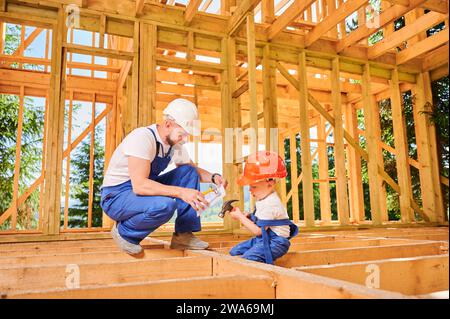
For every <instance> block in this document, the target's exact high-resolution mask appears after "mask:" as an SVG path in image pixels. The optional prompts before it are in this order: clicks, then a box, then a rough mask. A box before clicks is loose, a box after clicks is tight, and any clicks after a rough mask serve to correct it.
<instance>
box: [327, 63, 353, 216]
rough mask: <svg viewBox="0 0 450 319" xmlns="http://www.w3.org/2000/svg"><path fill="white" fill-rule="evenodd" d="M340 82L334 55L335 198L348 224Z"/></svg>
mask: <svg viewBox="0 0 450 319" xmlns="http://www.w3.org/2000/svg"><path fill="white" fill-rule="evenodd" d="M340 83H341V79H340V71H339V58H337V57H336V58H334V59H333V60H332V70H331V86H332V87H331V94H332V96H333V112H334V119H335V124H334V131H333V136H334V154H335V155H334V156H335V171H336V174H335V176H336V177H337V182H336V199H337V207H338V216H339V221H340V224H341V225H348V224H349V218H350V212H349V207H348V193H347V172H346V169H345V150H344V122H343V120H342V116H343V113H342V101H341V88H340V87H341V85H340Z"/></svg>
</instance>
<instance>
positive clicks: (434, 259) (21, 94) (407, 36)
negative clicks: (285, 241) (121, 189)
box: [0, 0, 449, 299]
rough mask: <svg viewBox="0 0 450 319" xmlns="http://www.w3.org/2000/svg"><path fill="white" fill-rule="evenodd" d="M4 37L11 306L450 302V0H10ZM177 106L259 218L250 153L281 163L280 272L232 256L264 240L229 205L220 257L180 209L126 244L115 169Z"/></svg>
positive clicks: (207, 157) (6, 292)
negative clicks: (115, 198)
mask: <svg viewBox="0 0 450 319" xmlns="http://www.w3.org/2000/svg"><path fill="white" fill-rule="evenodd" d="M0 34H1V35H2V36H1V37H0V133H1V134H0V162H1V163H0V192H1V194H2V197H3V198H2V199H0V299H3V298H5V299H28V298H31V299H42V298H44V299H47V298H57V299H60V298H69V299H80V298H81V299H84V298H88V299H91V298H92V299H102V298H119V299H129V298H133V299H135V298H155V299H206V298H212V299H233V298H237V299H322V298H323V299H448V298H449V255H448V246H449V231H448V217H449V207H448V188H449V181H448V171H449V166H448V165H449V162H448V151H449V147H448V135H447V137H445V134H443V133H442V132H443V130H444V129H443V127H444V125H442V124H441V123H442V119H443V118H444V115H442V114H444V113H445V114H447V113H448V90H449V88H448V63H449V32H448V1H446V0H371V1H368V0H346V1H344V0H0ZM176 98H184V99H187V100H189V101H192V102H194V103H195V105H197V107H198V112H199V119H200V126H199V127H198V130H197V132H196V134H194V135H192V136H191V137H190V140H189V143H187V148H188V150H189V155H190V157H191V159H192V161H193V162H194V163H195V164H198V165H199V166H202V167H206V168H208V169H209V170H210V171H215V172H219V173H220V174H221V175H222V176H223V177H224V178H226V179H227V181H228V187H227V194H226V196H225V198H224V200H225V199H226V200H229V199H237V200H238V202H237V203H236V206H239V207H240V209H242V210H245V211H251V210H253V208H254V206H255V199H254V198H253V197H252V196H250V194H249V188H248V187H246V186H244V187H242V186H239V185H238V184H237V178H238V176H239V175H240V174H242V172H243V163H244V162H245V160H246V159H247V158H248V156H249V154H251V153H254V152H255V151H257V150H270V151H273V152H277V153H278V154H279V156H281V157H282V158H283V159H284V161H285V164H286V167H287V174H288V175H287V177H286V178H285V179H284V178H283V179H280V180H278V181H277V184H276V191H277V193H278V195H279V197H280V198H281V201H282V203H283V205H285V208H286V210H287V213H288V215H289V219H290V220H291V221H292V222H293V223H294V224H295V225H297V226H298V227H299V234H298V235H297V236H295V237H293V238H292V239H291V240H290V241H291V246H290V248H289V251H288V252H287V253H286V254H285V255H284V256H282V257H281V258H279V259H276V260H275V262H274V265H270V264H265V263H260V262H256V261H250V260H246V259H243V258H240V257H239V256H231V255H230V253H229V252H230V249H231V248H232V247H233V246H235V245H236V244H238V243H240V242H242V241H244V240H247V239H250V238H251V237H252V234H251V233H250V232H249V231H248V230H247V229H246V228H245V227H243V226H242V224H241V223H240V222H239V221H236V220H234V219H232V218H231V217H230V216H229V215H227V214H225V216H224V218H223V219H222V218H220V217H218V216H217V215H218V213H219V211H220V207H212V208H210V209H208V211H206V212H205V214H204V215H203V216H202V217H201V218H202V230H201V231H200V232H199V233H197V235H198V237H199V238H201V239H202V240H204V241H205V242H208V243H209V248H208V249H207V250H176V249H171V248H170V238H171V236H172V233H173V232H174V223H173V220H171V221H169V222H168V223H166V224H165V225H163V226H161V227H159V228H158V229H157V230H156V231H154V232H152V233H151V234H150V236H148V237H147V238H145V239H144V240H143V241H142V242H141V246H142V248H143V249H144V256H143V257H141V258H135V257H133V256H130V255H128V254H126V253H124V252H122V251H120V249H119V248H118V247H117V246H116V245H115V243H114V241H113V239H112V238H111V233H110V230H111V228H112V227H113V220H111V219H110V218H109V217H108V216H107V215H106V214H105V213H104V211H102V207H101V205H100V192H101V190H100V186H101V184H102V180H103V175H104V172H105V170H106V168H107V167H108V164H109V162H110V160H111V157H112V154H113V152H114V151H115V149H116V148H117V147H118V145H119V144H120V143H121V142H122V141H123V139H124V138H125V137H126V136H127V135H128V134H129V133H130V132H132V131H133V130H134V129H136V128H138V127H145V126H149V125H150V124H153V123H157V122H158V121H161V119H162V116H163V114H162V113H163V109H164V108H165V107H166V106H167V104H168V103H169V102H171V101H173V100H174V99H176ZM441 109H444V111H443V112H442V113H439V112H440V110H441ZM446 116H447V117H446V119H447V120H446V121H447V122H446V125H447V126H448V114H447V115H446ZM446 130H448V128H447V129H446ZM446 134H448V131H447V133H446ZM155 138H156V137H155ZM230 150H231V151H230ZM208 187H209V186H208V185H202V190H203V189H207V188H208ZM219 206H220V205H219ZM130 270H132V271H130Z"/></svg>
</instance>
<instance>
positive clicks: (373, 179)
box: [361, 63, 381, 225]
mask: <svg viewBox="0 0 450 319" xmlns="http://www.w3.org/2000/svg"><path fill="white" fill-rule="evenodd" d="M361 84H362V95H363V107H364V125H365V128H366V143H367V152H368V153H369V154H376V151H377V147H378V141H377V140H376V138H375V133H374V130H375V129H374V124H373V123H374V118H375V116H374V115H373V110H374V108H373V107H372V105H371V104H372V103H373V100H372V98H371V96H370V92H371V88H370V87H371V85H370V68H369V64H368V63H366V64H364V71H363V76H362V83H361ZM367 166H368V171H369V188H370V210H371V215H372V224H373V225H380V224H381V208H380V193H379V192H378V188H379V186H380V177H379V176H378V165H377V161H376V158H371V157H370V156H369V157H368V159H367Z"/></svg>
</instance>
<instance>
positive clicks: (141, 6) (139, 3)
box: [135, 0, 145, 17]
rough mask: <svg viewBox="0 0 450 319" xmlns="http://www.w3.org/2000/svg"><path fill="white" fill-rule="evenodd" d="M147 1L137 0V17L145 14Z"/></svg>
mask: <svg viewBox="0 0 450 319" xmlns="http://www.w3.org/2000/svg"><path fill="white" fill-rule="evenodd" d="M144 4H145V0H136V13H135V16H136V17H139V16H141V15H142V13H143V12H144Z"/></svg>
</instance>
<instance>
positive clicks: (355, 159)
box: [345, 104, 365, 223]
mask: <svg viewBox="0 0 450 319" xmlns="http://www.w3.org/2000/svg"><path fill="white" fill-rule="evenodd" d="M345 123H346V124H345V126H346V128H347V129H348V131H349V136H351V137H352V138H353V139H354V140H359V136H358V133H357V129H358V120H357V114H356V109H355V107H354V106H353V105H352V104H348V105H347V107H346V109H345ZM347 152H348V166H349V168H348V169H349V178H350V180H349V190H348V191H349V198H350V216H351V218H352V219H353V221H354V222H356V223H358V222H359V221H363V220H364V219H365V212H364V193H363V189H362V173H361V158H360V157H359V155H358V153H357V151H356V149H355V148H353V147H350V148H348V149H347Z"/></svg>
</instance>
